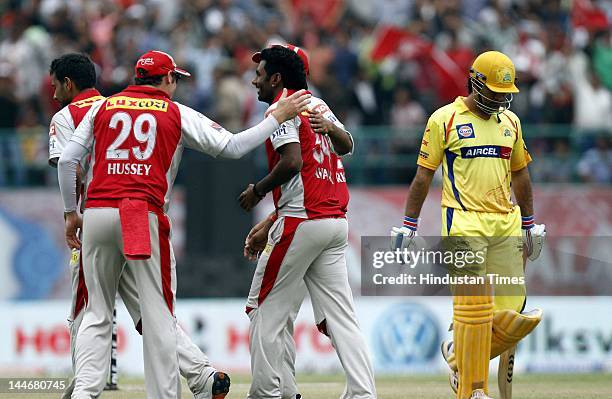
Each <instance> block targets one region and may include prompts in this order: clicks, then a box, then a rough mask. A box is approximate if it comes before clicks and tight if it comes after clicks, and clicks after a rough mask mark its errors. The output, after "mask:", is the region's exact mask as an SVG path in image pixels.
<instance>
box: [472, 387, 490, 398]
mask: <svg viewBox="0 0 612 399" xmlns="http://www.w3.org/2000/svg"><path fill="white" fill-rule="evenodd" d="M470 399H493V398H492V397H490V396H487V394H486V393H485V391H484V390H482V389H476V390H474V391H472V395H471V396H470Z"/></svg>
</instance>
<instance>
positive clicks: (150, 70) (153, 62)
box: [134, 50, 191, 78]
mask: <svg viewBox="0 0 612 399" xmlns="http://www.w3.org/2000/svg"><path fill="white" fill-rule="evenodd" d="M139 69H141V70H142V69H144V70H145V73H138V70H139ZM134 71H135V72H136V77H137V78H146V77H149V76H160V75H165V74H167V73H168V72H169V71H172V72H174V73H177V74H179V75H182V76H191V74H190V73H189V72H187V71H186V70H184V69H181V68H178V67H177V66H176V63H175V62H174V58H172V56H171V55H170V54H168V53H164V52H163V51H157V50H151V51H148V52H146V53H144V54H143V55H141V56H140V58H139V59H138V61H136V65H135V66H134Z"/></svg>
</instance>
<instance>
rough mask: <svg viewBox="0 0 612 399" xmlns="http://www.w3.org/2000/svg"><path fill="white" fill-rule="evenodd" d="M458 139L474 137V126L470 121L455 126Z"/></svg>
mask: <svg viewBox="0 0 612 399" xmlns="http://www.w3.org/2000/svg"><path fill="white" fill-rule="evenodd" d="M455 129H457V134H458V135H459V139H473V138H475V137H476V135H475V134H474V126H472V124H471V123H466V124H463V125H457V126H455Z"/></svg>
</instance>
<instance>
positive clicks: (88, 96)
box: [49, 89, 104, 166]
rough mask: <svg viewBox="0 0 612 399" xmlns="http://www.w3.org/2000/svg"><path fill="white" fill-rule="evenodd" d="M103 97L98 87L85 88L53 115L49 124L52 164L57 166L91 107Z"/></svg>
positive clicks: (50, 159)
mask: <svg viewBox="0 0 612 399" xmlns="http://www.w3.org/2000/svg"><path fill="white" fill-rule="evenodd" d="M102 99H104V97H102V96H101V95H100V93H99V92H98V90H96V89H87V90H83V91H82V92H81V93H79V94H78V95H77V96H76V97H74V98H73V99H72V102H71V103H70V104H68V105H66V106H65V107H64V108H62V109H60V110H59V111H57V112H56V113H55V115H53V118H51V123H50V124H49V164H50V165H51V166H57V160H58V159H59V157H60V156H61V155H62V151H64V148H66V144H68V141H70V138H71V137H72V134H73V133H74V130H75V129H76V127H77V126H79V123H81V120H82V119H83V117H84V116H85V114H86V113H87V111H89V108H91V106H92V105H93V103H95V102H96V101H98V100H102ZM81 166H83V165H81Z"/></svg>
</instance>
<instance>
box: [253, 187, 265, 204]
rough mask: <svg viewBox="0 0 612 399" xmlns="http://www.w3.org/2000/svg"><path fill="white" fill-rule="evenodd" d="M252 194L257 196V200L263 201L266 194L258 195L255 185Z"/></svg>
mask: <svg viewBox="0 0 612 399" xmlns="http://www.w3.org/2000/svg"><path fill="white" fill-rule="evenodd" d="M253 192H254V193H255V195H256V196H257V198H259V199H260V200H261V199H264V197H265V196H266V193H263V194H262V193H260V192H259V190H257V183H255V184H253Z"/></svg>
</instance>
